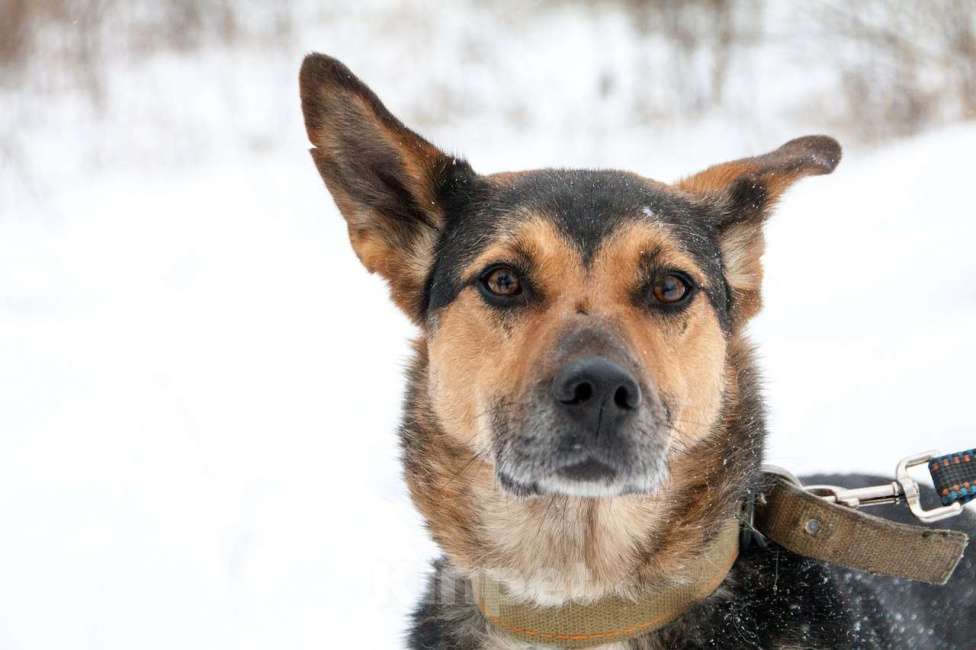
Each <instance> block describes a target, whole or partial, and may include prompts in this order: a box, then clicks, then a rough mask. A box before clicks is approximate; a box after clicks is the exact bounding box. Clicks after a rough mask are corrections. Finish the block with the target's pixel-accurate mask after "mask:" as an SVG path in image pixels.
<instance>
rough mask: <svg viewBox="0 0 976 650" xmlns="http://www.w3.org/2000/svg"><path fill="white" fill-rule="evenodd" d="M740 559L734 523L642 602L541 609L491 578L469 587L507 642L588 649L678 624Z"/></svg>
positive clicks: (607, 600)
mask: <svg viewBox="0 0 976 650" xmlns="http://www.w3.org/2000/svg"><path fill="white" fill-rule="evenodd" d="M738 554H739V521H738V520H737V519H733V520H730V521H729V522H728V524H726V526H725V527H724V528H723V529H722V531H721V532H720V533H719V536H718V537H717V538H716V539H715V540H714V541H713V542H712V543H711V544H710V545H709V546H707V547H706V548H705V549H703V551H702V554H701V555H700V556H699V558H698V560H697V561H696V563H695V564H694V566H692V567H690V571H689V573H688V574H687V575H686V576H684V578H685V579H683V580H682V581H681V583H680V584H676V585H672V586H669V587H665V588H663V589H661V590H658V591H653V592H651V593H648V594H646V595H645V596H643V597H642V598H640V599H639V600H629V599H624V598H617V597H609V598H603V599H601V600H598V601H596V602H593V603H585V604H584V603H576V602H569V603H566V604H565V605H562V606H559V607H539V606H537V605H534V604H531V603H527V602H525V601H521V600H518V599H516V598H514V597H513V596H511V595H510V594H509V593H508V592H507V590H506V589H505V587H504V586H503V585H502V584H501V583H500V582H498V581H496V580H493V579H491V578H488V577H487V576H479V577H477V578H472V581H471V582H472V586H473V588H474V596H475V602H476V603H477V605H478V609H480V610H481V612H482V614H484V616H485V618H487V619H488V621H489V622H491V624H492V625H493V626H495V627H496V628H498V629H499V630H502V631H504V632H505V633H506V634H508V635H509V636H513V637H515V638H517V639H521V640H523V641H528V642H530V643H542V644H546V645H547V646H548V645H554V646H556V647H559V648H588V647H592V646H598V645H600V646H602V645H603V644H605V643H613V642H615V641H624V640H626V639H631V638H633V637H636V636H639V635H640V634H643V633H644V632H649V631H651V630H656V629H659V628H662V627H664V626H665V625H667V624H668V623H671V622H672V621H674V620H676V619H677V618H678V617H679V616H681V615H682V614H683V613H685V612H686V611H687V610H688V608H690V607H691V606H692V605H694V604H695V603H698V602H701V601H702V600H704V599H706V598H708V597H709V596H710V595H711V594H712V593H713V592H714V591H715V590H716V589H718V587H719V585H720V584H722V582H723V581H724V580H725V577H726V576H727V575H728V573H729V571H730V570H731V568H732V564H733V563H734V562H735V560H736V558H737V557H738Z"/></svg>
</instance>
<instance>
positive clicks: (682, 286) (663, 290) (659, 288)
mask: <svg viewBox="0 0 976 650" xmlns="http://www.w3.org/2000/svg"><path fill="white" fill-rule="evenodd" d="M651 291H652V292H653V294H654V299H655V300H656V301H657V302H659V303H661V304H664V305H673V304H676V303H679V302H681V301H682V300H684V299H685V298H687V297H688V296H689V295H690V294H691V285H690V284H689V283H688V281H687V280H685V279H684V278H683V277H681V276H680V275H676V274H674V273H667V274H665V275H662V276H660V277H659V278H657V279H656V280H655V281H654V284H653V285H652V286H651Z"/></svg>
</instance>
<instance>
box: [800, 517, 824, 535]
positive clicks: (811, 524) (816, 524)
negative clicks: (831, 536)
mask: <svg viewBox="0 0 976 650" xmlns="http://www.w3.org/2000/svg"><path fill="white" fill-rule="evenodd" d="M803 530H805V531H807V533H808V534H809V535H813V536H816V535H817V533H819V532H820V520H819V519H807V523H805V524H804V525H803Z"/></svg>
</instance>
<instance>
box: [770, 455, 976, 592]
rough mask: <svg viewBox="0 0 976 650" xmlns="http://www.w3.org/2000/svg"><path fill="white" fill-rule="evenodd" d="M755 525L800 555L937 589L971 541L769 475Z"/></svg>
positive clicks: (958, 533) (948, 575)
mask: <svg viewBox="0 0 976 650" xmlns="http://www.w3.org/2000/svg"><path fill="white" fill-rule="evenodd" d="M974 464H976V463H974ZM971 483H972V482H971ZM754 525H755V527H756V529H757V530H758V531H759V532H760V533H762V534H763V535H765V536H766V537H768V538H770V539H772V540H773V541H774V542H776V543H777V544H779V545H780V546H782V547H784V548H786V549H788V550H790V551H793V552H794V553H796V554H797V555H802V556H804V557H809V558H814V559H816V560H821V561H823V562H829V563H830V564H836V565H839V566H845V567H849V568H852V569H858V570H861V571H869V572H871V573H877V574H881V575H887V576H900V577H903V578H909V579H911V580H919V581H922V582H928V583H931V584H936V585H941V584H945V583H946V581H948V579H949V577H950V576H951V575H952V572H953V571H954V570H955V568H956V565H957V564H958V563H959V561H960V560H961V559H962V555H963V551H965V549H966V544H967V543H968V541H969V538H968V537H967V536H966V534H965V533H962V532H959V531H954V530H941V529H934V528H927V527H924V526H909V525H907V524H901V523H897V522H893V521H889V520H887V519H881V518H880V517H875V516H873V515H869V514H867V513H865V512H861V511H858V510H854V509H852V508H849V507H846V506H843V505H837V504H836V503H831V502H830V501H827V500H825V499H823V498H821V497H819V496H816V495H814V494H812V493H810V492H808V491H806V490H804V489H803V487H802V486H800V485H798V484H796V483H793V482H792V481H790V480H789V479H788V478H787V477H784V476H782V475H779V474H769V473H767V474H766V475H765V486H764V489H763V491H762V495H761V497H760V498H759V499H758V500H757V502H756V512H755V522H754Z"/></svg>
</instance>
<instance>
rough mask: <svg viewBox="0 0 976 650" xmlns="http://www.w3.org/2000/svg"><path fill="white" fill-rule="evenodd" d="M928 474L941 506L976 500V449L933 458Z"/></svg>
mask: <svg viewBox="0 0 976 650" xmlns="http://www.w3.org/2000/svg"><path fill="white" fill-rule="evenodd" d="M929 474H931V475H932V483H934V484H935V491H936V492H938V493H939V496H940V497H941V498H942V505H944V506H951V505H952V504H953V503H968V502H969V501H972V500H973V499H976V449H967V450H966V451H959V452H956V453H954V454H946V455H945V456H939V457H938V458H933V459H932V460H931V461H930V462H929Z"/></svg>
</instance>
